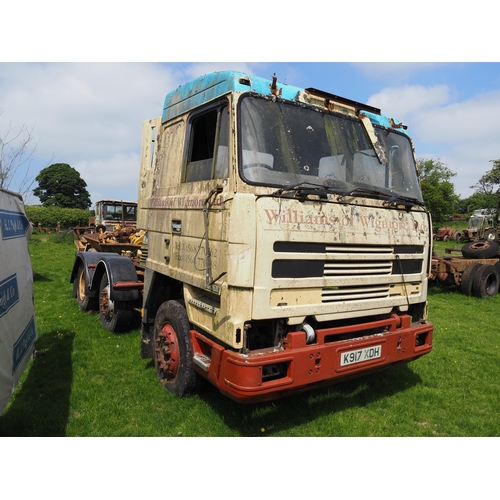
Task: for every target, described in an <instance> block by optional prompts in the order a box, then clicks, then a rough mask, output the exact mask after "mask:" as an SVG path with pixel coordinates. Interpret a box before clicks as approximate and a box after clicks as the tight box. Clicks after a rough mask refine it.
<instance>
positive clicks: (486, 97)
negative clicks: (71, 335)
mask: <svg viewBox="0 0 500 500" xmlns="http://www.w3.org/2000/svg"><path fill="white" fill-rule="evenodd" d="M452 98H453V96H452V92H451V91H450V89H449V87H448V86H446V85H436V86H432V87H421V86H405V87H399V88H386V89H383V90H382V91H381V92H379V93H378V94H376V95H373V96H371V97H370V99H369V103H370V104H372V105H375V106H378V107H380V108H381V109H382V110H383V113H384V114H387V115H389V116H393V117H394V118H396V119H398V120H402V121H403V122H404V123H405V124H406V125H408V128H409V132H410V135H411V136H412V137H413V139H414V141H415V146H416V149H417V156H418V157H423V158H434V159H436V158H439V159H440V160H441V161H443V162H444V163H445V164H446V165H447V166H448V167H449V168H450V169H451V170H452V171H454V172H456V173H457V175H456V176H455V177H454V178H453V179H452V181H453V183H454V185H455V190H456V192H457V193H458V194H460V195H461V197H462V198H465V197H467V196H470V195H471V194H472V193H473V192H474V190H473V189H471V187H470V186H472V185H474V184H476V183H477V181H478V180H479V178H480V177H481V176H482V175H483V174H485V173H486V172H487V171H488V170H490V169H491V168H492V164H491V160H495V159H498V158H500V146H499V145H500V132H499V129H498V119H497V117H498V116H500V91H491V92H486V93H482V94H477V95H475V96H473V97H471V98H469V99H466V100H463V101H454V102H450V101H452ZM430 150H432V151H434V153H433V154H432V155H430V154H427V153H426V151H430Z"/></svg>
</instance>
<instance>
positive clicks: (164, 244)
mask: <svg viewBox="0 0 500 500" xmlns="http://www.w3.org/2000/svg"><path fill="white" fill-rule="evenodd" d="M137 227H138V229H141V230H143V231H145V232H146V235H145V237H144V241H143V244H142V246H141V248H140V249H138V250H137V251H136V252H134V253H133V255H132V253H131V254H130V255H129V256H128V257H124V256H122V255H119V254H118V253H113V252H85V251H82V252H78V253H77V255H76V259H75V263H74V267H73V271H72V275H71V282H73V283H77V284H80V286H75V287H74V290H75V296H76V297H77V300H78V303H79V306H80V308H81V309H82V310H90V309H97V310H99V311H100V315H101V320H102V323H103V325H104V326H105V327H106V328H108V329H109V330H111V331H119V330H124V329H126V328H127V327H129V326H130V320H131V317H132V316H131V315H132V314H133V313H134V310H135V309H140V311H141V346H142V348H141V353H142V356H143V357H152V358H154V365H155V369H156V372H157V376H158V379H159V381H160V382H161V384H162V386H163V387H164V388H165V390H167V391H169V392H172V393H175V394H177V395H178V396H183V395H185V394H188V393H192V392H195V391H197V390H198V388H199V386H200V382H201V381H203V380H208V381H209V382H210V383H212V384H213V385H214V386H216V387H217V388H218V389H219V390H220V391H221V392H222V393H224V394H225V395H227V396H229V397H230V398H232V399H234V400H236V401H239V402H243V403H249V402H256V401H265V400H271V399H275V398H278V397H281V396H285V395H288V394H293V393H296V392H300V391H304V390H309V389H313V388H315V387H320V386H323V385H325V384H330V383H332V382H336V381H342V380H346V379H348V378H352V377H355V376H361V375H365V374H368V373H372V372H376V371H378V370H381V369H385V368H389V367H391V366H396V365H399V364H402V363H407V362H409V361H412V360H415V359H417V358H419V357H420V356H422V355H424V354H427V353H429V352H430V351H431V349H432V333H433V325H432V324H431V323H430V322H429V321H428V319H427V286H428V281H427V280H428V275H429V273H430V265H431V242H432V224H431V220H430V215H429V213H428V211H426V210H425V208H424V204H423V201H422V195H421V191H420V187H419V183H418V178H417V171H416V161H415V154H414V150H413V144H412V141H411V139H410V138H409V136H408V135H407V131H406V126H404V125H403V124H402V123H400V122H397V121H396V120H394V119H392V118H390V117H387V116H384V115H382V114H381V112H380V110H379V109H377V108H374V107H372V106H368V105H364V104H360V103H358V102H355V101H352V100H350V99H346V98H341V97H339V96H336V95H334V94H330V93H328V92H324V91H321V90H317V89H314V88H306V89H304V88H298V87H294V86H291V85H285V84H281V83H278V82H277V79H276V77H273V78H271V79H270V80H267V79H263V78H259V77H255V76H250V75H247V74H243V73H237V72H219V73H213V74H209V75H205V76H203V77H200V78H198V79H196V80H194V81H192V82H189V83H187V84H185V85H181V86H180V87H179V88H177V89H176V90H174V91H173V92H171V93H169V94H168V95H167V96H166V98H165V103H164V108H163V114H162V116H161V117H159V118H154V119H151V120H147V121H146V122H145V123H144V126H143V139H142V154H141V167H140V176H139V198H138V218H137Z"/></svg>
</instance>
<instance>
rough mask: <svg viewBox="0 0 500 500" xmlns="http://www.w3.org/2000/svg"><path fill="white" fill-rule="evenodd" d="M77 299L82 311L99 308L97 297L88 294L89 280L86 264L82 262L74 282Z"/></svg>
mask: <svg viewBox="0 0 500 500" xmlns="http://www.w3.org/2000/svg"><path fill="white" fill-rule="evenodd" d="M74 287H75V292H76V300H77V302H78V307H79V308H80V309H81V310H82V311H95V310H96V309H97V308H98V305H99V304H98V299H97V297H89V296H88V295H87V281H86V279H85V264H84V263H83V262H81V263H80V267H79V268H78V273H77V275H76V280H75V282H74Z"/></svg>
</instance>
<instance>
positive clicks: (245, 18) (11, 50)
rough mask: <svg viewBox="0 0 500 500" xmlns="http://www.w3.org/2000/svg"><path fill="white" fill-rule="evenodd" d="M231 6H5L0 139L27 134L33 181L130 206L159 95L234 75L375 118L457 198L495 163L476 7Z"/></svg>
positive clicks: (491, 74)
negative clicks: (57, 166)
mask: <svg viewBox="0 0 500 500" xmlns="http://www.w3.org/2000/svg"><path fill="white" fill-rule="evenodd" d="M233 7H234V6H233V3H232V2H230V1H229V0H218V1H217V2H214V3H206V2H204V3H199V4H196V7H194V6H193V12H192V13H190V15H189V16H187V17H184V14H185V11H184V9H183V7H182V5H180V4H169V3H165V2H159V1H158V0H149V2H148V3H147V6H146V7H145V8H143V9H139V8H137V7H136V6H133V5H132V4H130V5H128V6H125V5H122V4H120V9H116V6H115V3H114V2H112V1H108V0H100V1H99V2H97V1H95V0H88V2H86V4H85V8H84V9H83V8H82V9H79V11H78V15H75V13H74V12H73V11H72V10H71V9H68V4H67V2H62V1H61V0H46V1H45V2H42V3H40V2H32V1H31V0H26V1H25V2H22V3H20V2H18V3H17V4H16V5H8V6H5V7H4V8H3V11H2V13H3V19H4V20H5V22H4V23H3V26H2V30H0V47H1V48H2V50H0V137H3V138H5V136H6V134H7V131H9V130H12V132H11V136H12V134H13V133H15V132H16V131H18V130H19V129H20V128H21V127H22V126H25V127H27V128H28V129H30V130H31V131H32V136H33V138H34V142H33V144H35V143H36V149H35V150H34V152H33V156H32V161H31V164H30V166H29V171H28V175H29V177H30V178H33V179H34V178H35V177H36V176H37V175H38V173H39V171H40V170H41V169H42V168H45V167H47V166H49V165H50V164H52V163H68V164H69V165H71V166H72V167H73V168H75V169H76V170H77V171H78V172H79V173H80V175H81V177H82V178H83V179H84V181H85V182H86V183H87V190H88V191H89V193H90V195H91V199H92V203H93V204H94V203H95V202H96V201H98V200H100V199H103V198H116V199H123V200H130V201H136V200H137V191H138V177H139V164H140V147H141V128H142V123H143V121H145V120H147V119H150V118H154V117H157V116H161V113H162V107H163V102H164V98H165V95H166V94H167V93H168V92H170V91H171V90H173V89H175V88H176V87H178V86H179V85H180V84H182V83H185V82H187V81H189V80H191V79H193V78H196V77H198V76H201V75H203V74H206V73H209V72H212V71H219V70H227V69H233V70H238V71H242V72H245V73H248V74H249V75H257V76H261V77H267V78H269V77H271V76H272V75H273V74H276V75H277V77H278V81H279V82H281V83H287V84H291V85H295V86H298V87H314V88H317V89H320V90H324V91H326V92H330V93H332V94H337V95H340V96H343V97H346V98H349V99H352V100H356V101H359V102H363V103H367V104H370V105H373V106H376V107H378V108H381V110H382V113H384V114H386V115H389V116H390V117H393V118H395V119H396V120H399V121H402V122H403V123H405V124H406V125H407V127H408V132H409V133H410V135H411V137H412V138H413V140H414V144H415V149H416V154H417V158H419V159H420V158H422V159H434V160H436V161H441V162H442V163H444V164H445V165H446V166H447V167H448V168H449V169H450V170H451V171H452V172H454V173H456V175H455V176H454V177H453V178H452V181H453V183H454V185H455V192H456V193H457V194H458V195H460V197H461V198H466V197H468V196H470V195H471V194H473V192H474V190H473V189H472V188H471V186H473V185H474V184H476V183H477V182H478V180H479V179H480V177H481V176H482V175H483V174H485V173H486V172H487V171H488V170H490V169H491V167H492V163H491V161H492V160H496V159H499V158H500V128H499V127H498V126H497V117H498V116H500V63H499V62H498V59H499V58H498V51H497V46H498V43H497V38H496V32H497V26H496V23H495V18H494V17H495V16H488V15H485V13H486V12H488V11H489V10H490V8H491V4H490V3H489V2H488V3H486V1H485V0H476V3H475V9H474V10H471V9H462V10H460V9H450V8H449V2H431V1H429V0H421V1H420V2H419V4H418V8H411V9H410V7H409V6H408V5H405V4H403V3H401V2H398V1H395V0H379V2H376V3H374V2H365V1H360V2H356V3H355V4H353V5H352V6H350V5H344V3H342V4H336V5H335V9H333V10H332V12H330V10H329V9H326V10H324V9H323V8H322V9H319V11H318V9H317V7H315V6H314V5H313V4H311V5H305V4H304V5H302V4H300V5H299V4H297V8H296V9H289V10H287V9H279V10H276V9H270V8H269V3H268V2H262V1H261V0H254V2H253V3H252V4H251V8H250V7H245V9H244V11H241V12H240V14H238V12H235V11H234V9H233ZM97 12H98V15H97V14H96V13H97ZM430 13H431V15H430ZM224 61H229V62H224ZM238 61H239V62H238ZM276 61H277V62H276ZM25 173H26V172H22V173H21V174H22V175H24V174H25ZM20 179H21V178H20V177H19V178H16V179H14V180H13V182H12V184H11V185H10V186H9V187H10V189H12V190H16V187H17V186H16V182H17V184H19V183H20ZM36 186H37V183H36V182H35V183H34V185H33V188H34V187H36ZM38 202H39V201H38V199H37V198H34V197H32V196H31V197H30V198H29V199H25V203H27V204H36V203H38Z"/></svg>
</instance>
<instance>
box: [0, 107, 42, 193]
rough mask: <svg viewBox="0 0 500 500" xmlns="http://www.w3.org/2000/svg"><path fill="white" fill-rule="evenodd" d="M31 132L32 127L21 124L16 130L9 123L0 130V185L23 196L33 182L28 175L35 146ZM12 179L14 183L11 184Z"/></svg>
mask: <svg viewBox="0 0 500 500" xmlns="http://www.w3.org/2000/svg"><path fill="white" fill-rule="evenodd" d="M1 115H2V110H1V109H0V116H1ZM32 132H33V127H31V128H28V127H27V126H26V125H21V127H19V128H18V129H17V130H16V129H15V128H14V127H13V126H12V124H10V123H9V125H8V127H7V129H6V130H5V131H3V132H2V131H0V187H1V188H4V189H11V190H12V191H17V192H18V193H21V195H23V198H24V197H25V196H26V195H27V194H28V193H29V191H30V189H31V186H32V185H33V182H34V180H33V178H32V177H30V176H29V169H30V165H31V159H32V156H33V153H34V152H35V149H36V146H37V144H36V143H35V142H34V138H33V135H32ZM18 174H20V175H18ZM14 179H15V180H16V184H15V185H12V183H13V182H14Z"/></svg>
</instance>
